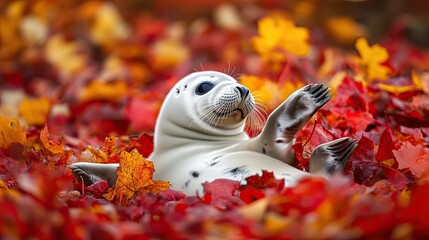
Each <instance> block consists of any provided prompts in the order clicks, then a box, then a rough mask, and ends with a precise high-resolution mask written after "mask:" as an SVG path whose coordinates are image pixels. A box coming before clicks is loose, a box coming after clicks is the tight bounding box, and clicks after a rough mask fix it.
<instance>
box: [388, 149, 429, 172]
mask: <svg viewBox="0 0 429 240" xmlns="http://www.w3.org/2000/svg"><path fill="white" fill-rule="evenodd" d="M393 154H394V155H395V158H396V161H397V162H398V164H399V166H398V168H399V169H409V170H410V171H411V172H412V173H413V175H414V176H415V177H417V178H420V177H421V176H423V174H424V173H425V172H428V171H429V161H428V159H427V156H428V155H429V150H428V149H427V148H426V147H425V146H424V145H423V144H417V145H414V144H412V143H411V142H410V141H406V142H403V143H402V145H401V147H400V148H399V149H398V150H394V151H393Z"/></svg>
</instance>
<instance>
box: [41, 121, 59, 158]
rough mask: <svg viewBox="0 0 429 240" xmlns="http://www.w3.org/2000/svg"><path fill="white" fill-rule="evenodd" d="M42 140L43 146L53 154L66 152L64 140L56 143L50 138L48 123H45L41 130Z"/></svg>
mask: <svg viewBox="0 0 429 240" xmlns="http://www.w3.org/2000/svg"><path fill="white" fill-rule="evenodd" d="M40 141H41V142H42V144H43V147H44V148H45V149H46V150H48V151H49V152H50V153H51V154H54V155H55V154H61V153H63V152H64V146H63V143H62V142H59V143H56V142H54V140H52V139H50V138H49V131H48V125H47V124H45V126H44V127H43V129H42V130H41V131H40Z"/></svg>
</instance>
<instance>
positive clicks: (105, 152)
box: [81, 137, 120, 163]
mask: <svg viewBox="0 0 429 240" xmlns="http://www.w3.org/2000/svg"><path fill="white" fill-rule="evenodd" d="M117 141H118V138H117V137H106V138H105V139H104V144H103V146H101V149H98V148H95V147H92V146H88V147H87V148H86V150H85V151H84V152H83V154H82V157H81V158H82V160H83V161H88V162H95V163H116V162H118V161H117V160H118V159H117V158H118V155H119V153H120V150H119V149H118V147H117V146H116V145H117Z"/></svg>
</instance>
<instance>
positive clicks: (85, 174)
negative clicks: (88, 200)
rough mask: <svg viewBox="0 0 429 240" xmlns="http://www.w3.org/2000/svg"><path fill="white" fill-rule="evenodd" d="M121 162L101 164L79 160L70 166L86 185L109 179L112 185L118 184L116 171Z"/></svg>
mask: <svg viewBox="0 0 429 240" xmlns="http://www.w3.org/2000/svg"><path fill="white" fill-rule="evenodd" d="M118 167H119V164H114V163H112V164H101V163H88V162H78V163H73V164H72V165H70V166H69V168H70V169H71V170H72V171H73V174H74V175H75V176H76V178H77V179H78V180H79V181H83V182H84V183H85V185H87V186H89V185H91V184H93V183H95V182H98V181H100V180H107V182H108V183H109V186H110V187H113V186H115V184H116V179H117V175H116V171H117V170H118Z"/></svg>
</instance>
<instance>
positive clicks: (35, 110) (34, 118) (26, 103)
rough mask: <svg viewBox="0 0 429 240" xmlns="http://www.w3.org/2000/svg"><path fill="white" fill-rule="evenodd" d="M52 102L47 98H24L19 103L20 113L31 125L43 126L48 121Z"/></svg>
mask: <svg viewBox="0 0 429 240" xmlns="http://www.w3.org/2000/svg"><path fill="white" fill-rule="evenodd" d="M50 107H51V103H50V101H49V99H47V98H39V99H28V98H27V99H24V100H23V101H22V102H21V103H20V104H19V115H20V116H21V117H22V118H23V119H24V120H25V121H26V122H27V123H28V124H30V125H36V126H41V125H43V124H45V123H46V119H47V117H48V114H49V111H50Z"/></svg>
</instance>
